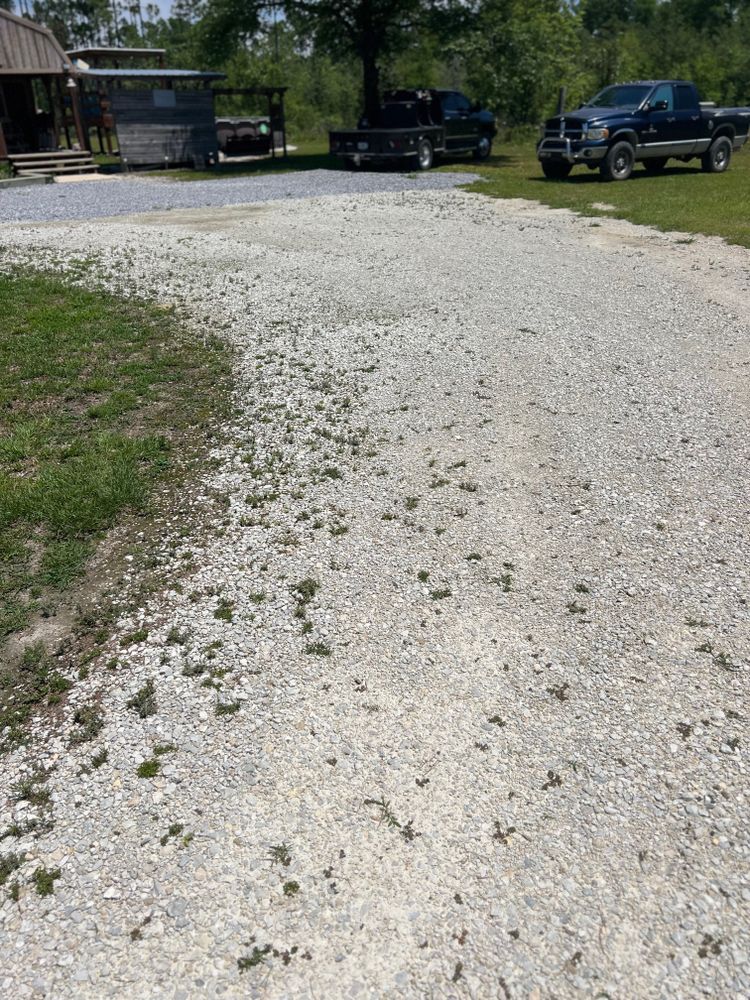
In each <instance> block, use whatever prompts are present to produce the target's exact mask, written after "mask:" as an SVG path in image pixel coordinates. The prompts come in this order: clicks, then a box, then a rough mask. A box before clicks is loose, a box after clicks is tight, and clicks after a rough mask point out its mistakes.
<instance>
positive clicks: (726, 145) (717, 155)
mask: <svg viewBox="0 0 750 1000" xmlns="http://www.w3.org/2000/svg"><path fill="white" fill-rule="evenodd" d="M731 159H732V143H731V141H730V139H729V138H728V137H727V136H726V135H720V136H719V138H718V139H716V140H715V141H714V142H713V143H712V144H711V146H710V148H709V150H708V152H706V153H704V154H703V156H702V157H701V169H702V170H704V171H705V172H706V173H707V174H722V173H724V171H725V170H726V169H727V167H728V166H729V161H730V160H731Z"/></svg>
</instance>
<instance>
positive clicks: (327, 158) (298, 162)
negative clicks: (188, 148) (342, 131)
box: [151, 140, 344, 181]
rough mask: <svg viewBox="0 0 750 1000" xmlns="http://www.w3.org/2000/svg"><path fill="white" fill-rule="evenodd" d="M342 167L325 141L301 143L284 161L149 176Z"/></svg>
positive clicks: (198, 177)
mask: <svg viewBox="0 0 750 1000" xmlns="http://www.w3.org/2000/svg"><path fill="white" fill-rule="evenodd" d="M343 169H344V165H343V163H342V162H341V160H339V159H338V158H337V157H335V156H331V155H330V153H329V152H328V143H327V142H326V141H325V140H313V141H310V142H304V141H303V142H300V143H299V144H298V145H297V149H295V150H293V151H291V152H290V153H289V155H288V156H287V157H286V158H284V157H281V156H277V157H275V158H272V157H270V156H269V157H268V158H266V159H262V160H253V161H252V162H250V163H247V162H246V163H233V162H232V161H231V160H229V161H224V162H223V163H219V164H217V165H216V166H215V167H211V168H209V169H208V170H169V171H164V170H159V171H153V172H151V176H157V175H161V176H163V177H164V178H165V179H169V180H170V181H173V180H178V181H205V180H209V179H215V178H217V177H257V176H262V175H265V174H288V173H297V172H299V171H301V170H343Z"/></svg>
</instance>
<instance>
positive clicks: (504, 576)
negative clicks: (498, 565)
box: [491, 572, 513, 594]
mask: <svg viewBox="0 0 750 1000" xmlns="http://www.w3.org/2000/svg"><path fill="white" fill-rule="evenodd" d="M491 582H492V583H494V584H496V585H497V586H498V587H500V589H501V590H502V591H503V592H504V593H506V594H509V593H510V592H511V590H513V574H512V573H509V572H505V573H501V574H500V576H493V577H492V581H491Z"/></svg>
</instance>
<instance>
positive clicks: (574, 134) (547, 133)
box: [544, 125, 583, 142]
mask: <svg viewBox="0 0 750 1000" xmlns="http://www.w3.org/2000/svg"><path fill="white" fill-rule="evenodd" d="M544 137H545V139H559V138H560V129H559V128H547V129H545V130H544ZM562 138H563V139H570V140H571V142H575V141H577V140H579V139H582V138H583V129H582V128H581V126H580V125H576V126H574V127H572V128H568V127H567V125H566V127H565V129H564V131H563V134H562Z"/></svg>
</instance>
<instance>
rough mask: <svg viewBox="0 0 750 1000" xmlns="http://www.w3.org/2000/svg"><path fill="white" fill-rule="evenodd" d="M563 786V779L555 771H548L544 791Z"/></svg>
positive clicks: (543, 786)
mask: <svg viewBox="0 0 750 1000" xmlns="http://www.w3.org/2000/svg"><path fill="white" fill-rule="evenodd" d="M560 785H562V778H561V777H560V775H559V774H557V773H556V772H555V771H552V770H549V771H547V780H546V781H545V782H544V784H543V785H542V790H543V791H545V792H546V791H548V790H549V789H550V788H559V787H560Z"/></svg>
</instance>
